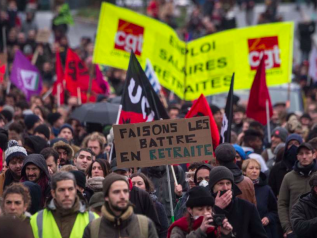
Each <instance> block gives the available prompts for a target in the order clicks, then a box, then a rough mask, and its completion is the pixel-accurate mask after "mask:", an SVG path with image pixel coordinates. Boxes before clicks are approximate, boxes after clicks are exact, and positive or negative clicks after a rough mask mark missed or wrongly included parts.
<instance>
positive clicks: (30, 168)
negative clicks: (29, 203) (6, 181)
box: [25, 164, 41, 183]
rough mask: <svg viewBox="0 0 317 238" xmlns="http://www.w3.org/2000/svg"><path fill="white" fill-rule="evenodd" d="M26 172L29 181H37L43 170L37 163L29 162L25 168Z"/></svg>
mask: <svg viewBox="0 0 317 238" xmlns="http://www.w3.org/2000/svg"><path fill="white" fill-rule="evenodd" d="M25 174H26V177H27V179H28V180H29V181H31V182H34V183H36V182H37V181H38V180H39V178H40V176H41V170H40V169H39V167H37V166H36V165H34V164H29V165H27V166H26V168H25Z"/></svg>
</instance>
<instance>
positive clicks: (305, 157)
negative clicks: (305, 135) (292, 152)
mask: <svg viewBox="0 0 317 238" xmlns="http://www.w3.org/2000/svg"><path fill="white" fill-rule="evenodd" d="M297 159H298V161H299V163H300V164H301V165H302V166H307V165H310V164H311V163H312V162H313V160H314V159H315V153H313V151H311V150H308V149H306V148H301V149H300V151H299V152H298V154H297Z"/></svg>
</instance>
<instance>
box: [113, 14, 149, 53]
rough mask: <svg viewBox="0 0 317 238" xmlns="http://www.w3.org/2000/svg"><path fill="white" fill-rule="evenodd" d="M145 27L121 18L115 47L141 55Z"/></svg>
mask: <svg viewBox="0 0 317 238" xmlns="http://www.w3.org/2000/svg"><path fill="white" fill-rule="evenodd" d="M143 33H144V27H141V26H138V25H135V24H133V23H131V22H127V21H124V20H121V19H119V25H118V30H117V33H116V39H115V45H114V48H115V49H118V50H124V51H127V52H129V53H130V52H131V50H133V52H134V53H135V54H136V55H139V56H140V55H141V53H142V45H143Z"/></svg>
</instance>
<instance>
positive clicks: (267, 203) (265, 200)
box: [254, 173, 279, 238]
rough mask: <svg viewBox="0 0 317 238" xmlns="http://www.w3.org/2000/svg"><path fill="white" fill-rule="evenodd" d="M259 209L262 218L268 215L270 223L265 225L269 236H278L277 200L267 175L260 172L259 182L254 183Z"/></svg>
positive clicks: (276, 237) (273, 237)
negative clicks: (267, 182)
mask: <svg viewBox="0 0 317 238" xmlns="http://www.w3.org/2000/svg"><path fill="white" fill-rule="evenodd" d="M254 189H255V196H256V201H257V209H258V212H259V215H260V218H261V219H262V218H264V217H267V218H268V219H269V221H270V223H269V224H268V225H267V226H264V229H265V231H266V233H267V236H268V238H278V237H279V236H278V228H277V223H278V215H277V200H276V197H275V195H274V193H273V192H272V189H271V188H270V186H268V185H267V184H266V175H265V174H264V173H261V174H260V180H259V183H257V184H255V185H254Z"/></svg>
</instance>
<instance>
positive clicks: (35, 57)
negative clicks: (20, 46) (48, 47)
mask: <svg viewBox="0 0 317 238" xmlns="http://www.w3.org/2000/svg"><path fill="white" fill-rule="evenodd" d="M38 57H39V50H38V47H36V49H35V52H34V54H33V57H32V64H33V65H35V63H36V61H37V58H38Z"/></svg>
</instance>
